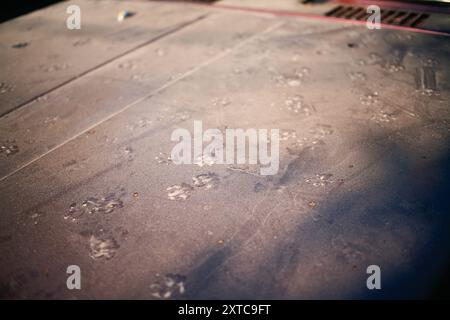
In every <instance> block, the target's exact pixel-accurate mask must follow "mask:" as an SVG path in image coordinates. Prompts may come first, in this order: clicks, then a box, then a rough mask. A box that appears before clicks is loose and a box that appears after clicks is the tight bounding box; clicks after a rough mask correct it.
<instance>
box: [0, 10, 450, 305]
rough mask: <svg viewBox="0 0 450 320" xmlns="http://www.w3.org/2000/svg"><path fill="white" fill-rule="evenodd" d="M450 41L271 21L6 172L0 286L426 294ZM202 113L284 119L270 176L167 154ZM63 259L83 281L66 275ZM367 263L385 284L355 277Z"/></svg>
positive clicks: (438, 204)
mask: <svg viewBox="0 0 450 320" xmlns="http://www.w3.org/2000/svg"><path fill="white" fill-rule="evenodd" d="M249 17H250V16H249ZM210 19H213V17H207V18H206V19H205V21H211V22H212V21H214V20H210ZM228 19H230V21H229V24H228V25H229V26H231V25H233V23H234V22H235V23H238V21H240V19H242V15H230V16H229V17H228ZM234 19H235V20H234ZM233 20H234V21H233ZM218 29H220V30H221V32H222V36H223V35H224V34H226V33H227V29H226V28H225V29H224V28H223V25H221V26H219V25H217V24H215V23H211V24H210V26H209V28H208V29H207V30H210V31H211V32H213V31H217V30H218ZM202 32H203V33H204V32H205V29H202ZM188 34H189V33H188ZM198 36H199V37H201V35H200V34H199V35H198ZM192 37H194V36H193V35H192ZM175 39H177V38H176V36H174V37H173V38H172V40H175ZM183 39H184V41H186V42H191V41H192V39H195V37H194V38H191V37H188V36H185V37H183V34H182V33H180V39H179V40H178V41H182V40H183ZM174 42H175V43H176V42H177V41H174ZM168 50H169V51H170V46H169V47H168ZM449 53H450V47H449V43H448V41H447V39H446V38H444V37H437V36H429V35H423V34H415V33H410V32H399V31H392V30H375V31H370V30H367V29H365V28H362V27H356V26H348V25H347V24H337V23H332V24H330V23H327V22H317V21H312V20H302V19H284V18H276V19H275V18H274V19H269V18H267V25H266V26H265V27H264V28H260V29H259V31H258V32H255V33H254V36H253V37H250V38H249V37H242V38H240V37H238V38H237V39H236V41H235V42H234V43H233V45H231V46H230V47H229V50H227V51H220V52H215V53H214V54H212V56H211V59H209V60H206V61H205V62H204V63H203V64H201V65H198V68H196V69H195V70H193V71H191V72H187V73H185V74H184V75H183V76H181V77H179V78H178V79H177V81H174V82H173V83H170V85H168V86H167V87H165V88H164V89H163V90H161V91H159V92H158V93H157V94H155V95H153V96H151V97H148V98H146V99H144V100H142V101H140V102H138V103H137V104H135V105H133V106H132V107H130V108H128V109H127V110H124V111H123V112H121V113H118V114H116V115H115V116H114V117H112V118H110V119H108V120H107V121H103V122H101V123H99V125H97V126H96V127H95V128H93V129H92V130H90V131H89V132H86V133H84V134H82V135H81V136H79V137H76V138H75V139H73V140H71V141H68V142H67V143H65V144H64V145H62V146H61V147H59V148H57V149H56V150H54V151H53V152H51V153H49V154H47V155H46V156H45V157H42V158H41V159H38V160H37V161H35V162H33V163H31V164H30V165H28V166H26V167H25V168H23V169H22V170H20V171H18V172H16V173H15V174H13V175H11V176H9V177H7V178H6V179H4V180H3V181H1V182H0V194H1V203H2V207H1V216H2V219H1V220H0V236H1V238H0V239H2V241H1V243H0V251H1V254H2V262H3V263H2V265H1V267H0V268H1V270H0V271H1V273H0V274H1V283H2V288H3V289H2V290H3V291H2V294H3V295H4V296H7V297H21V298H24V297H35V298H36V297H39V298H158V297H170V298H183V297H188V298H234V299H239V298H290V299H292V298H361V297H369V298H370V297H379V296H384V297H404V298H405V297H419V296H422V295H425V294H426V293H427V290H428V289H430V287H431V285H432V284H433V281H434V280H435V278H434V277H435V276H437V275H438V274H439V272H440V271H441V270H440V267H441V266H442V263H443V262H445V259H446V258H447V256H446V255H447V252H448V249H449V247H448V243H449V241H448V240H449V239H448V226H449V220H448V216H447V214H448V208H449V200H448V197H447V194H448V190H449V179H448V172H449V171H448V169H449V168H448V166H449V163H450V162H449V159H448V151H449V150H448V146H449V143H448V140H449V120H450V112H449V109H448V106H449V103H448V102H449V89H450V88H449V83H450V82H449V80H450V79H449V78H450V75H449V71H448V70H450V69H449V68H448V66H449V62H450V61H449V57H450V54H449ZM194 120H202V121H203V126H204V127H205V128H218V129H221V130H224V129H225V128H226V127H228V128H244V129H245V128H269V129H270V128H279V129H281V137H282V139H281V148H280V161H281V162H280V170H279V172H278V174H277V175H275V176H261V175H259V174H258V172H259V171H258V167H254V166H232V165H217V164H216V165H211V166H208V165H207V164H205V165H204V166H197V165H179V166H176V165H174V164H173V163H171V162H170V161H168V160H167V155H168V154H169V153H170V150H171V148H172V147H173V145H174V143H172V142H170V140H169V139H170V135H171V133H172V131H173V130H174V129H176V128H180V127H181V128H187V129H189V130H190V131H192V126H193V121H194ZM199 181H200V183H199ZM174 185H175V186H179V187H180V191H181V193H180V194H179V195H178V196H175V195H174V194H173V193H172V192H171V189H169V190H167V189H168V188H170V187H171V186H174ZM172 190H173V189H172ZM84 201H86V202H85V206H83V205H82V204H83V202H84ZM89 211H91V213H89ZM70 264H77V265H79V266H80V267H81V269H82V272H83V280H82V281H83V289H82V290H81V291H69V290H67V289H66V287H65V283H66V282H65V280H66V274H65V269H66V267H67V265H70ZM370 264H378V265H380V266H381V268H382V272H383V279H384V280H383V290H382V291H381V292H379V293H377V292H369V291H368V290H367V289H366V287H365V285H366V272H365V271H366V267H367V266H368V265H370ZM166 275H167V277H169V278H171V279H173V281H175V283H176V285H172V286H169V285H168V284H167V283H168V282H167V281H166V280H167V279H165V276H166ZM181 288H184V290H181Z"/></svg>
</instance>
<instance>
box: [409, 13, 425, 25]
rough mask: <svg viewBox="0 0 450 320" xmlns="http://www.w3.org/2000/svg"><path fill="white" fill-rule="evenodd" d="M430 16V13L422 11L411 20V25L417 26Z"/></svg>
mask: <svg viewBox="0 0 450 320" xmlns="http://www.w3.org/2000/svg"><path fill="white" fill-rule="evenodd" d="M428 17H429V15H428V14H425V13H422V14H420V15H419V16H418V17H417V18H416V19H414V20H413V21H411V22H410V24H409V25H410V26H411V27H415V26H417V25H419V24H420V23H422V22H423V21H424V20H425V19H427V18H428Z"/></svg>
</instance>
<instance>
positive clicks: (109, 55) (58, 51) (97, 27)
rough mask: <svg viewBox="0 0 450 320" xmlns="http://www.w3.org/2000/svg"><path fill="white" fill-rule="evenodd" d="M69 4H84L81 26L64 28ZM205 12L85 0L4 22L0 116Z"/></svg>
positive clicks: (0, 51) (0, 32)
mask: <svg viewBox="0 0 450 320" xmlns="http://www.w3.org/2000/svg"><path fill="white" fill-rule="evenodd" d="M71 4H77V5H79V6H80V9H81V29H80V30H69V29H67V28H66V19H67V17H68V16H69V15H68V14H67V13H66V8H67V7H68V6H69V5H71ZM122 10H129V11H131V12H134V13H135V15H134V16H132V17H131V18H129V19H125V20H124V21H122V22H119V21H117V15H118V13H119V12H120V11H122ZM202 12H205V10H204V9H202V8H179V7H178V6H174V5H173V4H161V5H155V4H154V3H139V2H127V3H123V2H119V1H104V0H102V1H86V0H85V1H72V2H61V3H59V4H56V5H53V6H50V7H48V8H45V9H43V10H38V11H35V12H32V13H30V14H28V15H25V16H23V17H20V18H18V19H14V20H11V21H8V22H5V23H2V24H1V25H0V43H1V44H0V61H1V64H0V84H1V93H0V115H4V114H6V113H8V112H10V111H11V110H14V109H16V108H18V107H20V106H22V105H24V104H26V103H27V102H29V101H31V100H33V99H34V98H36V97H38V96H40V95H42V94H44V93H46V92H48V91H49V90H51V89H53V88H55V87H58V86H60V85H62V84H64V83H66V82H67V81H70V80H73V79H74V78H76V77H78V76H80V75H82V74H83V73H85V72H87V71H89V70H92V69H93V68H95V67H97V66H99V65H101V64H103V63H105V62H107V61H109V60H110V59H113V58H114V57H117V56H119V55H121V54H124V53H126V52H128V51H129V50H131V49H133V48H135V47H138V46H140V45H142V44H145V43H146V42H149V41H151V40H152V39H155V38H157V37H158V36H160V35H162V34H164V33H166V32H169V31H170V30H172V29H175V28H177V27H178V26H179V25H181V24H183V23H185V22H188V21H190V20H193V19H194V18H196V17H198V16H199V15H201V13H202ZM21 44H22V46H21ZM24 44H25V45H26V46H23V45H24ZM15 46H18V47H17V48H16V47H15Z"/></svg>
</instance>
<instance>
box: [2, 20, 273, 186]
mask: <svg viewBox="0 0 450 320" xmlns="http://www.w3.org/2000/svg"><path fill="white" fill-rule="evenodd" d="M230 17H233V15H228V14H227V15H223V14H220V13H215V14H212V16H211V17H210V18H208V19H201V20H195V21H194V22H192V24H191V25H189V26H186V27H185V28H184V29H183V30H179V31H178V32H177V33H175V34H172V35H168V36H167V37H164V38H163V39H161V40H160V41H157V42H155V43H152V44H149V45H146V46H144V47H142V48H140V49H138V50H135V51H133V52H132V53H129V54H127V55H125V56H124V57H122V58H120V59H116V60H114V61H113V62H111V63H110V64H108V65H106V66H103V67H102V68H99V69H98V70H96V71H95V72H93V73H91V74H89V75H86V76H83V77H81V78H79V79H77V80H76V81H74V82H72V83H70V84H68V85H66V86H63V87H61V88H60V89H57V90H55V91H52V92H51V93H48V94H46V95H45V96H44V97H42V98H41V99H40V101H36V102H34V103H32V104H31V105H30V106H29V107H26V108H21V109H19V110H16V111H15V112H13V113H11V114H9V115H7V116H4V117H2V118H0V135H1V136H2V140H3V142H4V143H5V142H6V141H14V142H12V143H11V144H12V145H15V146H17V149H18V152H17V153H15V154H14V156H9V157H4V158H3V159H2V161H1V162H0V176H1V177H0V179H3V178H4V177H5V176H7V175H8V174H11V173H12V172H14V170H17V169H19V168H21V167H22V166H24V165H26V164H27V163H29V162H30V161H33V160H34V159H36V158H39V157H41V156H42V155H43V154H45V153H46V152H49V150H52V149H53V148H55V147H57V146H58V145H60V144H61V143H64V142H65V141H67V140H68V139H71V138H73V137H74V136H76V135H77V134H80V133H82V132H83V131H86V130H89V128H90V127H91V126H93V125H95V124H96V123H97V122H99V121H102V120H103V119H104V118H105V117H108V116H110V115H112V114H114V113H115V112H117V111H119V110H121V109H122V108H124V107H126V106H128V105H130V104H132V103H135V102H136V101H137V100H139V99H141V98H142V97H144V96H146V95H149V94H152V93H155V92H156V91H157V90H159V89H160V88H161V87H163V86H165V85H166V84H167V83H171V82H173V81H174V80H176V79H177V77H179V76H180V75H182V74H183V73H185V72H186V71H188V70H191V69H195V67H197V66H198V65H201V64H202V63H203V62H205V61H207V60H209V59H211V58H213V57H214V56H215V55H217V54H219V53H221V52H224V51H225V50H227V49H228V48H229V47H230V46H233V45H234V44H235V43H236V42H237V41H241V39H245V38H246V37H249V36H251V35H252V34H253V33H254V32H255V31H257V30H259V29H261V28H263V27H265V26H267V24H268V23H270V22H269V20H267V19H262V18H258V17H251V18H249V19H245V20H244V19H236V18H230ZM230 19H232V20H231V21H233V24H230ZM227 24H230V25H229V27H228V28H227V29H226V30H215V29H212V28H213V27H214V26H215V25H227ZM202 30H214V32H211V31H210V32H202ZM99 88H101V90H99Z"/></svg>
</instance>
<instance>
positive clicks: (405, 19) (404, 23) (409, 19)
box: [400, 12, 417, 26]
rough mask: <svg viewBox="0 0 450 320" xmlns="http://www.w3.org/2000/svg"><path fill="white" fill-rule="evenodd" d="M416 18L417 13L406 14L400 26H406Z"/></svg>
mask: <svg viewBox="0 0 450 320" xmlns="http://www.w3.org/2000/svg"><path fill="white" fill-rule="evenodd" d="M416 16H417V13H414V12H411V13H410V14H408V15H407V16H406V17H404V18H403V20H402V21H401V22H400V24H401V25H405V26H407V25H408V23H409V22H410V21H411V20H412V19H413V18H414V17H416Z"/></svg>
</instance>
